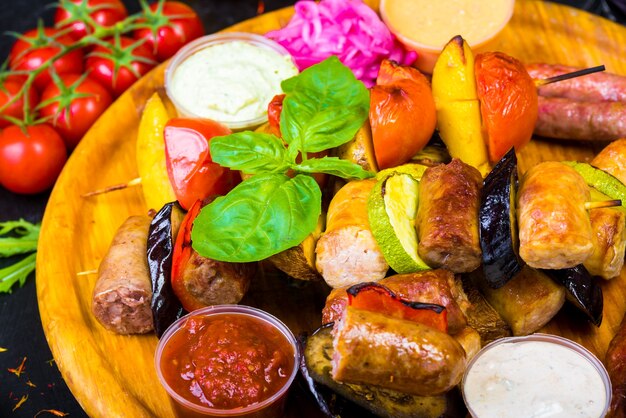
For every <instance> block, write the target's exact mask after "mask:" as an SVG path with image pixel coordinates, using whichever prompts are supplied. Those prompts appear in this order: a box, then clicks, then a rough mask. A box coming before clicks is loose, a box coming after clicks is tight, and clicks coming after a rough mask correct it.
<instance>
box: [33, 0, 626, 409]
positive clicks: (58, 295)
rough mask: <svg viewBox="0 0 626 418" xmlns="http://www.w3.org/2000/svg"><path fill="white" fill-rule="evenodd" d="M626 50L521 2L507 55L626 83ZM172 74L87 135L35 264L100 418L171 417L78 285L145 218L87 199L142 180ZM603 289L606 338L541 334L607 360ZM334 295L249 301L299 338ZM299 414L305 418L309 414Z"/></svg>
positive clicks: (265, 284) (146, 356)
mask: <svg viewBox="0 0 626 418" xmlns="http://www.w3.org/2000/svg"><path fill="white" fill-rule="evenodd" d="M370 3H372V2H370ZM373 3H374V4H373V5H374V6H375V5H376V2H373ZM292 13H293V10H292V8H289V9H284V10H280V11H277V12H274V13H269V14H266V15H262V16H260V17H257V18H255V19H252V20H249V21H246V22H243V23H241V24H238V25H236V26H233V27H231V28H230V29H229V30H231V31H235V30H236V31H248V32H257V33H265V32H267V31H268V30H271V29H276V28H278V27H280V26H282V25H284V24H286V23H287V21H288V20H289V18H290V16H291V14H292ZM624 45H626V28H624V27H622V26H620V25H617V24H615V23H612V22H610V21H608V20H605V19H602V18H598V17H595V16H593V15H591V14H588V13H585V12H582V11H579V10H575V9H572V8H568V7H564V6H560V5H556V4H552V3H547V2H541V1H530V0H518V1H517V3H516V6H515V13H514V16H513V18H512V20H511V22H510V24H509V25H508V27H507V28H506V29H505V31H504V32H503V34H502V36H501V44H500V48H499V49H501V50H503V51H505V52H507V53H509V54H511V55H514V56H516V57H518V58H519V59H521V60H522V61H525V62H533V61H539V62H548V63H562V64H569V65H576V66H595V65H599V64H604V65H605V66H606V68H607V70H608V71H610V72H615V73H619V74H624V75H626V58H625V56H624ZM164 68H165V67H164V65H161V66H160V67H158V68H157V69H155V70H154V71H152V72H151V73H150V74H148V75H147V76H145V77H144V78H143V79H142V80H140V81H139V82H138V83H136V84H135V85H134V86H133V87H132V88H131V89H130V90H129V91H128V92H126V93H125V94H124V95H122V96H121V97H120V98H119V99H118V100H117V101H116V102H115V103H114V104H113V105H112V106H111V107H110V108H109V109H108V110H107V112H106V113H105V114H104V116H103V117H102V118H100V120H99V121H98V122H97V123H96V124H95V125H94V127H93V128H92V129H91V130H90V131H89V132H88V133H87V135H86V136H85V138H84V139H83V141H82V142H81V143H80V145H79V146H78V147H77V148H76V150H75V151H74V153H73V155H72V156H71V158H70V159H69V161H68V163H67V165H66V167H65V169H64V171H63V173H62V174H61V176H60V177H59V180H58V182H57V184H56V186H55V188H54V190H53V192H52V195H51V197H50V200H49V204H48V207H47V210H46V212H45V215H44V219H43V225H42V230H41V239H40V242H39V252H38V257H37V295H38V301H39V310H40V313H41V320H42V323H43V327H44V331H45V334H46V337H47V339H48V344H49V345H50V348H51V350H52V353H53V355H54V358H55V360H56V363H57V364H58V367H59V369H60V370H61V373H62V374H63V377H64V378H65V380H66V381H67V384H68V386H69V387H70V389H71V390H72V392H73V394H74V395H75V396H76V398H77V399H78V401H79V402H80V404H81V406H82V407H83V408H84V409H85V411H86V412H87V413H88V414H89V415H90V416H93V417H112V416H128V417H143V416H159V417H168V416H171V415H172V411H171V408H170V405H169V402H168V398H167V396H166V394H165V391H164V390H163V389H162V388H161V387H160V386H159V384H158V382H157V377H156V373H155V371H154V366H153V354H154V350H155V347H156V343H157V339H156V337H155V336H154V335H152V334H150V335H143V336H120V335H115V334H113V333H111V332H109V331H106V330H105V329H104V328H102V327H101V326H100V325H99V324H98V323H97V322H96V320H95V319H94V317H93V316H92V314H91V311H90V305H91V294H92V289H93V287H94V283H95V281H96V275H95V274H91V275H77V273H79V272H84V271H89V270H93V269H97V267H98V265H99V263H100V260H101V259H102V257H103V256H104V254H105V253H106V251H107V248H108V245H109V243H110V241H111V239H112V237H113V235H114V233H115V231H116V229H117V228H118V226H119V225H120V224H121V223H122V222H123V221H124V220H125V219H126V217H128V216H129V215H132V214H141V213H144V212H145V211H146V209H145V205H144V201H143V197H142V193H141V190H140V189H139V188H138V187H135V188H129V189H126V190H122V191H117V192H113V193H108V194H104V195H100V196H97V197H93V198H82V197H81V195H82V194H83V193H86V192H89V191H92V190H96V189H100V188H103V187H106V186H110V185H113V184H118V183H123V182H126V181H128V180H130V179H133V178H135V177H137V169H136V166H135V137H136V134H137V126H138V122H139V118H140V115H141V111H142V108H143V106H144V104H145V102H146V100H147V98H148V97H149V96H150V95H151V94H152V93H153V92H154V91H155V90H156V91H158V92H159V93H160V94H161V97H163V98H165V92H164V89H163V72H164ZM600 148H601V145H593V146H591V145H582V144H578V143H567V144H566V143H562V142H561V143H557V142H543V141H541V142H540V141H533V142H531V144H530V145H529V146H527V147H526V148H525V149H524V150H523V152H522V153H521V155H520V168H521V170H522V171H524V170H526V169H527V168H528V167H530V166H531V165H533V164H536V163H538V162H540V161H545V160H581V161H584V160H589V159H590V158H591V157H593V155H594V154H595V153H596V152H597V151H598V150H599V149H600ZM602 287H603V291H604V306H605V308H604V321H603V323H602V326H601V327H600V328H598V329H596V328H594V327H593V326H590V325H588V324H587V323H586V322H584V321H583V320H580V319H573V318H580V317H578V316H572V315H571V311H570V310H568V309H564V310H563V311H562V312H561V313H560V314H559V315H558V316H557V318H555V319H554V320H553V321H552V322H551V323H550V324H549V325H548V326H546V327H545V328H544V329H543V330H542V331H544V332H549V333H555V334H560V335H563V336H565V337H568V338H570V339H572V340H574V341H577V342H579V343H582V344H583V345H585V346H586V347H587V348H589V349H590V350H591V351H593V352H595V353H596V354H597V355H598V356H599V357H600V358H601V359H603V358H604V355H605V352H606V349H607V346H608V343H609V341H610V340H611V338H612V336H613V335H614V333H615V331H616V329H617V327H618V325H619V323H620V321H621V319H622V316H623V315H624V311H625V309H626V273H622V275H621V276H620V277H619V278H616V279H614V280H612V281H610V282H606V283H603V285H602ZM324 296H325V295H324V294H323V292H322V291H321V290H320V288H319V287H316V286H314V285H310V284H309V285H303V284H302V283H294V282H293V281H291V280H289V279H288V278H285V277H273V276H270V277H266V278H263V279H259V280H257V281H256V282H255V284H254V285H253V288H252V289H251V291H250V293H249V295H248V296H247V297H246V300H244V301H243V303H246V304H251V305H255V306H258V307H260V308H262V309H265V310H267V311H269V312H271V313H273V314H275V315H277V316H278V317H279V318H281V319H282V320H284V321H285V322H286V323H287V325H288V326H289V327H290V328H291V329H292V330H293V331H294V332H296V333H298V332H301V331H310V330H312V329H314V328H316V327H317V326H318V325H319V321H320V310H321V308H322V304H323V301H324ZM310 414H311V416H315V411H311V412H310ZM290 415H293V416H303V411H302V409H300V410H299V411H298V412H297V413H293V414H291V413H290Z"/></svg>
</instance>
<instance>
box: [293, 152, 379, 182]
mask: <svg viewBox="0 0 626 418" xmlns="http://www.w3.org/2000/svg"><path fill="white" fill-rule="evenodd" d="M293 169H294V170H296V171H298V172H303V173H326V174H332V175H333V176H338V177H341V178H344V179H360V180H363V179H367V178H370V177H374V175H375V174H374V173H372V172H371V171H367V170H364V169H363V167H361V166H360V165H358V164H354V163H353V162H351V161H348V160H342V159H341V158H337V157H324V158H309V159H308V160H306V161H303V162H301V163H300V164H298V165H296V166H294V167H293Z"/></svg>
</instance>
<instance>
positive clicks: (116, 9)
mask: <svg viewBox="0 0 626 418" xmlns="http://www.w3.org/2000/svg"><path fill="white" fill-rule="evenodd" d="M127 16H128V12H127V11H126V7H125V6H124V3H122V2H121V1H120V0H61V1H60V2H59V7H58V8H57V9H56V12H55V14H54V26H55V27H57V28H64V29H65V28H71V31H70V32H69V35H70V36H71V37H72V38H74V39H76V40H79V39H81V38H83V37H84V36H85V35H87V34H90V33H93V29H94V26H93V25H92V24H88V23H85V22H86V21H88V20H89V19H91V20H93V22H94V23H96V24H98V25H100V26H104V27H111V26H113V25H114V24H116V23H117V22H119V21H121V20H124V19H125V18H126V17H127Z"/></svg>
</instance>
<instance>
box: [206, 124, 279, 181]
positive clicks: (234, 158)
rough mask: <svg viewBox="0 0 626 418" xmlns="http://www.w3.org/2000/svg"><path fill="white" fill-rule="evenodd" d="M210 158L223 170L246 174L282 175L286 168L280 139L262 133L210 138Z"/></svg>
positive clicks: (244, 133) (242, 133) (241, 133)
mask: <svg viewBox="0 0 626 418" xmlns="http://www.w3.org/2000/svg"><path fill="white" fill-rule="evenodd" d="M209 146H210V149H211V159H212V160H213V162H216V163H218V164H219V165H222V166H224V167H229V168H232V169H233V170H241V171H243V172H245V173H249V174H256V173H259V172H265V173H270V172H279V173H284V172H285V171H287V170H288V169H289V163H287V162H285V151H286V149H285V145H284V144H283V141H281V140H280V138H278V137H276V136H274V135H270V134H263V133H255V132H250V131H246V132H238V133H234V134H231V135H228V136H220V137H215V138H213V139H211V141H210V143H209Z"/></svg>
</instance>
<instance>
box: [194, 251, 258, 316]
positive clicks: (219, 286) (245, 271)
mask: <svg viewBox="0 0 626 418" xmlns="http://www.w3.org/2000/svg"><path fill="white" fill-rule="evenodd" d="M256 271H257V263H229V262H225V261H216V260H212V259H210V258H206V257H203V256H201V255H200V254H198V252H197V251H193V250H192V252H191V255H190V257H189V261H188V262H187V264H186V265H185V268H184V270H183V272H182V281H183V283H184V286H185V288H186V289H187V291H188V292H189V293H190V294H191V295H192V296H193V297H194V298H195V299H197V300H198V301H199V302H201V303H202V304H204V305H207V306H209V305H220V304H236V303H239V301H241V299H242V298H243V297H244V295H245V293H246V291H247V290H248V286H249V284H250V280H251V279H252V277H253V276H254V274H255V273H256Z"/></svg>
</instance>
